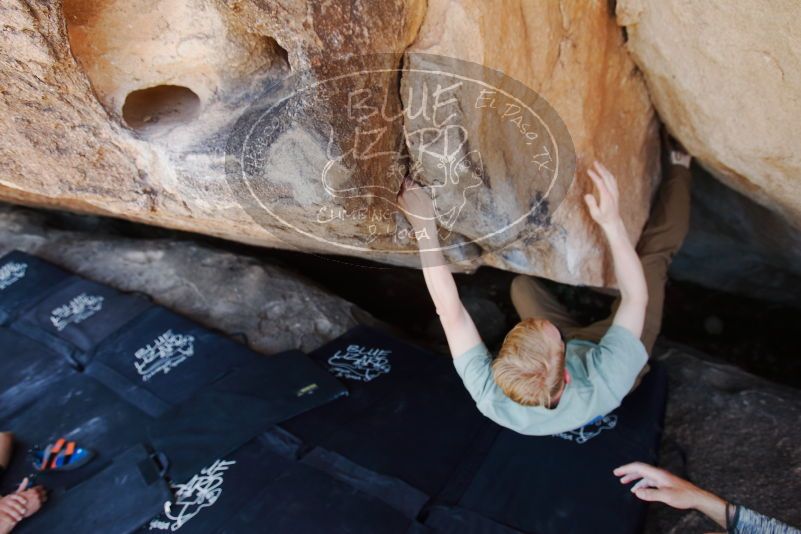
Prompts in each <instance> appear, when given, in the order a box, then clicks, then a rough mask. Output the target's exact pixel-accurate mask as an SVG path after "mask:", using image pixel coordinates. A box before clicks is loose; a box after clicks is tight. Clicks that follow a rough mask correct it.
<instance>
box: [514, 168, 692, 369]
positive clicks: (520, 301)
mask: <svg viewBox="0 0 801 534" xmlns="http://www.w3.org/2000/svg"><path fill="white" fill-rule="evenodd" d="M690 182H691V175H690V171H689V169H686V168H685V167H682V166H681V165H671V166H670V168H669V169H668V173H667V177H666V178H665V179H664V180H663V182H662V185H661V187H660V188H659V193H658V195H657V198H656V201H655V203H654V206H653V209H652V210H651V216H650V218H649V219H648V224H646V226H645V229H644V230H643V233H642V236H641V237H640V241H639V243H638V244H637V254H638V255H639V256H640V261H641V262H642V267H643V271H644V273H645V282H646V284H647V286H648V308H647V309H646V312H645V326H644V328H643V333H642V338H641V339H642V342H643V345H645V348H646V350H647V351H648V354H651V350H652V349H653V347H654V343H655V342H656V337H657V336H658V335H659V330H660V329H661V327H662V306H663V304H664V300H665V282H666V281H667V270H668V267H669V266H670V262H671V260H672V259H673V255H674V254H675V253H676V251H678V250H679V248H681V244H682V242H683V241H684V236H685V235H686V234H687V230H688V228H689V225H690ZM511 293H512V303H513V304H514V306H515V309H516V310H517V313H518V314H519V315H520V318H521V319H529V318H535V317H537V318H542V319H548V320H549V321H551V322H552V323H554V324H555V325H556V326H557V327H559V328H560V329H561V330H562V332H563V334H564V336H565V339H586V340H589V341H595V342H597V341H599V340H600V339H601V338H602V337H603V335H604V334H605V333H606V331H607V330H608V329H609V327H610V326H611V325H612V320H613V319H614V316H615V311H616V310H617V306H618V305H619V303H620V300H619V299H618V300H616V301H615V303H614V305H613V307H612V313H611V315H610V316H609V317H607V318H606V319H603V320H601V321H598V322H596V323H593V324H591V325H588V326H581V325H579V324H577V323H576V321H575V319H573V317H571V316H570V314H569V313H568V312H567V310H565V308H564V307H563V306H562V305H561V304H560V303H559V302H558V301H557V300H556V298H554V296H553V295H551V293H550V292H549V291H548V290H547V289H546V288H545V287H543V286H542V285H540V284H539V283H538V282H537V281H536V280H535V279H534V278H532V277H530V276H523V275H521V276H518V277H517V278H515V279H514V281H512V289H511Z"/></svg>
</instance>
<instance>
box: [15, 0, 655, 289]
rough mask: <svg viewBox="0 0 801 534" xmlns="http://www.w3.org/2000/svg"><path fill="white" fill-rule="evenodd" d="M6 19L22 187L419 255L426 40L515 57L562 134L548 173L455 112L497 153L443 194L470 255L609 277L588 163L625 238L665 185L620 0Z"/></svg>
mask: <svg viewBox="0 0 801 534" xmlns="http://www.w3.org/2000/svg"><path fill="white" fill-rule="evenodd" d="M446 11H447V12H448V13H449V16H448V17H444V13H445V12H446ZM0 15H2V17H3V21H4V31H3V32H2V34H0V78H1V79H2V80H3V87H4V90H3V91H2V92H0V126H2V128H3V131H4V132H5V134H4V135H3V139H2V141H0V162H2V164H3V169H4V170H3V173H2V176H0V198H2V199H5V200H8V201H12V202H17V203H24V204H32V205H39V206H49V207H58V208H62V209H69V210H73V211H78V212H89V213H96V214H102V215H110V216H115V217H120V218H125V219H129V220H133V221H137V222H143V223H147V224H153V225H159V226H164V227H169V228H175V229H181V230H189V231H194V232H201V233H204V234H208V235H213V236H218V237H223V238H226V239H231V240H237V241H240V242H244V243H249V244H256V245H261V246H269V247H281V248H292V249H299V250H303V251H308V252H323V253H334V254H342V255H351V256H359V257H365V258H371V259H374V260H377V261H383V262H388V263H394V264H403V265H413V264H415V263H416V261H417V260H416V254H415V246H414V242H413V239H412V238H411V237H410V232H409V227H408V225H407V223H406V222H405V219H404V217H403V215H402V214H401V213H400V211H399V210H398V209H397V206H396V205H395V195H396V192H397V191H398V188H399V186H400V183H401V180H402V177H403V175H404V174H405V173H406V172H409V171H410V169H413V170H414V172H416V173H417V174H416V177H418V178H419V179H420V181H421V182H422V183H423V184H425V185H427V186H429V187H433V186H436V185H438V182H437V181H438V179H439V176H438V174H437V173H438V172H439V171H438V170H437V167H436V165H434V166H432V164H431V163H430V162H427V161H425V160H424V159H425V158H423V157H421V156H420V154H421V152H420V148H421V145H420V142H419V141H420V140H423V141H425V142H428V141H430V140H431V139H429V138H425V137H420V138H419V139H417V140H415V139H411V140H410V139H407V137H406V135H405V134H406V131H405V127H406V126H409V127H415V128H417V129H418V130H420V128H419V127H420V124H419V122H418V123H414V122H412V121H411V119H410V118H409V117H407V116H406V114H405V111H406V110H405V109H404V107H403V106H404V105H405V104H407V103H408V100H405V99H406V98H407V96H408V94H407V95H401V94H399V91H398V90H397V88H398V87H399V81H400V79H401V77H402V76H401V71H400V69H401V67H404V66H405V67H408V66H415V65H420V62H419V61H417V59H416V58H417V57H422V56H414V53H422V52H430V53H437V54H445V55H451V56H455V57H457V58H461V59H466V60H468V61H473V62H477V63H480V64H481V65H482V66H487V67H491V68H493V69H498V70H499V71H502V72H503V73H504V74H505V75H506V78H503V76H502V75H501V77H502V78H503V79H502V80H501V81H499V82H497V83H495V86H496V87H499V88H504V87H506V88H509V87H513V86H515V87H522V88H523V89H524V90H525V91H528V94H529V95H530V94H531V90H533V92H534V93H538V94H541V95H542V96H543V97H544V100H543V102H545V104H549V106H550V108H551V109H552V110H554V111H555V114H556V118H555V119H554V121H555V123H561V124H562V126H563V127H564V128H562V131H564V130H565V128H566V131H567V135H563V136H561V138H560V141H559V142H560V143H563V146H564V147H565V149H564V150H563V151H562V156H563V158H562V161H564V162H565V165H564V166H563V167H561V169H562V171H563V172H564V176H563V179H560V180H559V181H558V183H556V184H555V186H554V187H555V188H549V189H547V190H546V191H543V190H542V187H541V185H542V184H541V183H540V181H537V180H536V179H534V178H532V176H531V175H530V174H529V173H528V168H527V166H526V164H527V163H528V166H529V167H533V166H534V165H538V166H539V165H540V164H542V160H538V159H537V158H536V156H537V154H538V152H530V151H526V150H522V151H521V152H520V153H517V151H516V149H514V147H512V146H511V145H510V146H507V147H506V148H505V149H504V147H505V146H506V140H507V139H508V138H507V137H506V136H507V135H508V134H507V133H504V132H499V133H497V134H495V133H493V127H492V126H491V124H490V123H488V122H486V120H485V118H486V117H487V115H486V114H482V113H478V112H477V111H476V109H475V108H474V109H473V110H470V109H465V117H464V118H465V120H464V121H462V122H461V123H458V124H454V125H453V126H456V127H459V126H463V125H467V126H469V127H470V128H472V129H473V133H474V134H475V135H474V136H473V138H474V139H475V140H476V141H478V140H479V139H480V140H481V144H480V145H479V146H478V148H479V149H480V152H481V153H482V154H484V161H486V168H484V165H483V163H482V161H480V160H479V159H478V158H477V157H473V156H471V157H470V158H467V159H464V158H460V159H459V160H458V161H454V162H452V163H453V165H451V168H455V167H456V166H459V169H462V171H464V172H468V175H469V177H470V178H471V179H473V180H475V179H476V176H478V177H479V178H480V179H481V184H480V186H479V187H474V188H472V189H471V191H472V192H471V195H474V196H472V197H469V198H468V197H467V196H463V195H461V193H460V191H459V188H458V187H456V188H455V191H456V193H453V191H451V193H448V194H445V193H443V194H442V195H440V196H439V197H438V210H439V213H438V215H444V217H440V224H441V226H442V227H443V230H444V235H445V237H444V239H445V240H446V241H445V242H446V244H447V245H448V247H449V248H448V251H447V253H448V255H449V256H450V259H451V260H453V261H461V260H469V263H468V264H465V265H464V266H462V268H464V269H473V268H475V267H476V266H478V265H480V264H489V265H494V266H498V267H501V268H504V269H509V270H514V271H520V272H527V273H532V274H539V275H543V276H547V277H549V278H553V279H555V280H560V281H564V282H570V283H585V284H593V285H612V284H613V283H614V282H613V280H612V278H613V277H612V272H611V268H610V263H609V258H608V253H607V251H606V248H605V246H604V243H603V240H602V239H601V237H600V236H599V234H598V231H597V229H596V228H595V227H594V225H593V224H592V223H591V221H590V220H589V218H588V217H587V214H586V212H585V210H584V207H583V206H582V204H581V195H582V194H583V193H585V192H586V191H587V190H588V189H589V183H588V181H587V179H586V177H585V176H584V175H583V170H584V169H585V168H586V166H587V164H588V163H589V162H591V161H592V160H593V159H600V160H602V161H604V162H605V163H607V164H608V166H609V167H610V168H611V169H612V170H613V171H614V172H616V173H617V174H618V176H619V177H620V180H621V184H622V189H623V197H624V206H625V207H626V209H625V212H624V217H625V220H626V223H627V226H628V228H629V231H630V233H631V235H632V237H633V238H634V237H636V236H637V235H638V233H639V231H640V229H641V227H642V224H643V222H644V220H645V218H646V215H647V212H648V207H649V200H650V195H651V193H652V191H653V188H654V186H655V184H656V183H657V182H658V169H657V166H656V159H657V158H656V155H657V152H658V147H657V144H656V137H655V121H654V114H653V111H652V109H651V107H650V104H649V102H648V98H647V94H646V91H645V88H644V84H643V82H642V80H641V78H640V76H639V74H638V72H637V70H636V68H635V67H634V64H633V63H632V62H631V61H630V60H629V59H628V56H627V54H626V53H625V50H624V49H623V37H622V35H621V32H620V30H619V29H618V28H616V26H615V24H614V19H613V17H612V15H611V13H610V12H609V8H608V6H607V3H606V2H594V3H593V4H592V5H591V6H586V4H585V3H584V2H580V1H577V0H573V1H567V0H565V1H561V2H558V3H554V2H549V1H545V0H540V1H537V2H512V1H510V2H506V3H504V5H503V6H500V7H498V6H493V8H492V9H490V4H488V3H485V2H477V1H464V2H459V1H442V0H436V1H431V2H430V3H429V5H428V10H427V11H426V2H425V1H423V0H411V1H406V0H333V1H330V2H308V1H304V0H269V1H264V0H165V1H155V0H103V1H96V0H56V1H53V2H35V3H30V2H25V1H23V0H10V1H9V2H4V3H3V5H2V7H0ZM499 17H500V18H499ZM421 27H422V28H423V29H422V31H421V32H420V35H419V36H418V31H419V30H420V28H421ZM440 34H441V35H442V36H444V37H445V40H442V39H439V37H438V35H440ZM460 39H461V40H460ZM465 39H467V40H465ZM412 43H415V44H414V46H412V48H411V49H410V52H409V53H408V54H406V59H405V60H404V59H403V57H402V55H403V54H404V51H406V49H407V48H409V46H410V45H411V44H412ZM463 45H464V46H463ZM468 45H469V46H468ZM468 49H469V50H471V52H470V54H467V53H466V50H468ZM498 75H500V74H498V73H496V74H493V75H492V76H498ZM507 78H514V79H516V80H517V82H519V83H517V82H514V80H511V81H510V80H508V79H507ZM422 81H424V78H421V77H417V78H416V77H415V76H406V77H405V79H404V84H403V85H404V87H407V88H408V87H413V88H417V89H418V93H417V94H418V95H419V94H420V92H419V90H422V89H426V88H425V87H424V85H422ZM496 81H497V80H496ZM516 83H517V85H516ZM463 96H464V95H462V97H463ZM546 101H547V102H546ZM379 111H380V112H379ZM496 120H497V117H496ZM482 123H483V124H484V125H485V126H484V127H483V129H482V128H481V127H478V129H477V130H476V129H475V128H476V127H477V126H480V124H482ZM487 124H490V125H489V126H487ZM439 126H442V125H439ZM557 126H558V124H557ZM454 131H455V130H454ZM459 131H461V130H459ZM464 131H468V130H467V129H465V130H464ZM426 132H427V133H425V135H428V136H429V137H431V136H433V137H436V135H437V134H436V132H435V131H434V130H430V129H429V130H426ZM444 138H447V136H445V137H443V139H444ZM517 142H518V144H519V143H520V139H518V141H517ZM424 144H425V143H424ZM570 145H572V146H574V149H571V148H570ZM522 148H523V149H525V148H526V147H525V146H523V147H522ZM534 148H538V147H536V146H532V147H531V150H533V149H534ZM551 148H553V147H551ZM460 149H461V147H460ZM451 152H453V151H451ZM467 152H468V153H470V152H472V151H467ZM572 154H575V163H574V164H573V165H576V166H577V170H578V171H579V174H578V177H577V178H576V179H575V180H573V176H572V175H573V173H572V170H571V161H573V156H572ZM448 155H449V156H451V155H452V154H448ZM493 158H494V159H493ZM504 160H505V161H504ZM462 171H459V172H460V173H462ZM462 174H463V173H462ZM458 176H460V174H459V173H456V174H455V175H453V176H451V179H452V180H455V179H456V178H458ZM560 176H562V175H560ZM465 183H467V180H466V179H465V180H463V182H462V185H464V184H465ZM571 183H572V185H571ZM440 185H441V184H440ZM443 191H444V190H443ZM549 192H553V195H552V196H548V193H549ZM561 200H563V201H562V202H561V204H562V206H561V207H560V208H559V209H557V207H559V204H560V202H559V201H561ZM463 208H464V209H463ZM454 215H459V217H455V216H454ZM510 221H511V222H514V223H515V225H513V227H512V228H511V229H510V230H509V229H508V228H507V227H509V226H510V225H509V224H508V223H509V222H510ZM499 228H500V229H503V230H504V232H505V233H504V232H495V230H497V229H499ZM506 230H508V231H506Z"/></svg>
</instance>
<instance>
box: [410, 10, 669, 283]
mask: <svg viewBox="0 0 801 534" xmlns="http://www.w3.org/2000/svg"><path fill="white" fill-rule="evenodd" d="M408 53H409V54H410V56H411V64H412V66H415V65H419V64H421V63H423V60H418V59H417V58H416V57H415V55H414V54H436V55H440V56H446V57H453V58H458V59H461V60H465V61H470V62H472V63H475V64H478V65H481V66H483V67H485V68H486V69H493V70H496V71H500V72H502V73H503V74H504V75H505V76H499V77H498V78H499V79H500V82H498V83H497V84H493V87H491V88H488V89H487V90H486V91H487V92H486V93H484V94H479V96H478V98H476V97H475V96H474V95H473V94H472V93H471V92H470V91H469V90H466V89H460V90H459V91H452V92H451V93H450V94H449V96H451V97H452V98H455V99H456V100H457V105H458V107H460V108H461V109H464V110H466V111H465V112H464V115H465V116H464V118H463V119H462V121H461V123H460V124H462V125H463V126H464V129H465V130H467V131H468V132H469V133H470V138H469V141H470V143H469V145H470V146H469V148H470V149H472V150H474V149H475V148H476V146H479V147H481V148H484V150H482V152H481V156H483V164H484V172H485V176H483V181H484V184H483V186H482V187H480V188H477V189H478V190H477V192H476V193H475V196H476V198H477V200H476V201H475V202H474V203H473V204H472V205H471V204H470V203H468V205H467V206H466V208H465V210H464V213H463V216H462V220H461V221H460V222H459V223H458V224H457V227H456V228H457V231H458V232H459V233H461V234H463V235H465V236H468V237H470V238H475V237H477V236H480V235H483V234H486V233H487V232H488V231H490V229H492V228H496V227H502V226H504V225H505V224H508V221H509V220H514V219H515V218H516V217H518V216H519V215H520V214H528V218H529V221H528V224H527V225H525V226H524V227H523V228H522V229H520V231H519V232H517V235H513V236H511V237H510V236H507V235H503V234H502V235H501V236H500V237H501V238H502V239H501V240H498V241H497V242H493V241H491V240H490V245H492V246H494V247H495V248H496V249H499V250H500V252H499V253H498V254H493V255H486V256H485V260H486V261H487V263H489V264H491V265H494V266H497V267H500V268H504V269H507V270H513V271H517V272H523V273H528V274H535V275H538V276H544V277H547V278H550V279H553V280H558V281H562V282H567V283H573V284H578V283H585V284H595V285H607V284H609V283H610V282H612V278H613V275H612V273H611V264H610V263H608V262H605V261H604V260H606V259H608V255H607V253H606V243H605V241H604V238H603V236H602V235H601V233H600V231H599V229H598V227H597V226H596V225H595V224H593V222H592V221H591V219H590V218H589V215H588V213H587V211H586V209H585V207H584V204H583V199H582V197H583V195H584V194H586V193H587V192H590V191H591V190H592V184H591V182H590V180H589V178H588V177H587V176H586V173H585V171H586V169H587V167H589V166H590V165H592V163H593V161H594V160H599V161H601V162H603V163H604V164H605V165H606V166H607V167H609V169H610V170H612V172H613V173H614V174H615V175H616V176H617V178H618V180H619V183H620V190H621V206H624V209H623V210H622V215H623V218H624V220H625V223H626V226H627V228H628V229H629V232H630V234H631V237H632V239H633V240H635V241H636V238H637V237H638V236H639V232H640V230H641V228H642V226H643V225H644V223H645V221H646V219H647V217H648V211H649V206H650V198H651V195H652V194H653V192H654V188H655V186H656V185H657V184H658V182H659V177H660V169H659V157H658V156H659V146H658V136H657V121H656V118H655V115H654V112H653V109H652V107H651V103H650V101H649V98H648V92H647V90H646V87H645V83H644V81H643V79H642V77H641V75H640V73H639V71H638V69H637V68H636V66H635V65H634V63H633V62H632V61H631V59H630V58H629V56H628V54H627V53H626V52H625V50H624V48H623V35H622V34H621V32H620V29H619V28H618V27H616V25H615V22H614V19H613V17H612V14H611V13H610V12H609V6H608V3H607V2H589V3H588V2H586V1H582V0H560V1H557V2H554V1H552V0H504V1H501V2H485V1H483V0H429V3H428V11H427V12H426V17H425V19H424V21H423V25H422V27H421V28H420V32H419V35H418V37H417V40H416V41H415V43H414V44H413V45H412V46H411V47H410V49H409V51H408ZM421 77H423V76H422V75H419V74H416V73H415V72H410V73H409V74H408V75H406V79H405V80H404V81H405V82H406V84H407V85H412V84H413V83H414V82H417V85H419V84H420V82H419V81H418V79H419V78H421ZM485 77H486V78H489V79H494V78H493V77H492V76H491V75H485ZM515 82H520V83H521V84H522V85H523V86H525V87H527V88H528V89H529V90H530V91H533V92H534V93H535V94H537V95H538V96H539V97H541V100H544V101H545V102H546V103H547V104H548V106H547V107H544V106H543V105H542V102H540V103H539V106H540V107H538V108H535V110H534V111H536V112H538V114H539V115H542V114H545V115H555V116H556V117H557V119H555V120H548V118H547V117H546V120H545V121H544V122H545V123H546V128H547V129H551V130H552V129H553V127H554V125H556V126H558V122H560V121H561V122H562V123H563V124H564V126H565V127H566V130H567V137H568V139H564V138H563V139H559V138H558V137H559V135H558V133H557V140H556V142H554V143H550V144H548V143H540V141H542V139H543V138H542V137H540V138H539V139H537V140H536V141H535V142H533V143H522V144H521V143H520V142H519V141H516V140H515V138H514V136H513V135H514V134H517V132H516V131H515V130H513V131H512V134H510V133H508V132H506V131H505V130H504V129H503V126H504V125H502V124H499V122H502V121H493V120H490V119H489V118H487V117H488V116H489V115H490V113H488V112H486V111H485V110H486V108H488V107H490V106H497V107H498V108H499V113H500V114H501V116H502V118H504V119H505V120H506V121H507V122H513V121H515V120H518V114H515V113H513V112H510V111H509V106H512V105H513V104H510V102H511V99H510V98H508V97H507V98H503V97H502V96H501V93H502V92H503V91H504V90H506V91H508V92H510V93H512V94H513V95H514V96H518V94H519V92H516V90H515V87H516V84H515ZM487 93H488V94H487ZM478 108H481V109H479V111H482V112H483V113H481V114H479V115H478V116H477V117H476V116H475V115H476V114H477V113H476V112H475V110H476V109H478ZM471 110H473V113H472V114H471V112H470V111H471ZM512 111H514V110H512ZM521 115H522V114H521ZM524 121H525V119H524ZM409 122H411V123H412V125H413V126H416V124H414V121H409ZM418 122H419V121H418ZM526 122H535V121H526ZM524 123H525V122H524ZM554 123H556V124H554ZM449 127H450V126H449V125H448V126H446V127H443V129H445V128H449ZM407 129H411V128H407ZM529 144H531V145H532V146H531V147H528V145H529ZM559 144H563V145H572V146H570V149H571V150H572V152H573V154H568V155H564V152H565V151H564V150H563V151H562V153H563V156H562V157H561V158H560V157H557V150H554V147H553V145H557V146H556V148H557V149H558V148H559V146H558V145H559ZM411 145H412V146H411V149H412V150H411V152H412V156H413V157H414V156H415V154H416V151H415V150H414V148H415V146H414V144H413V143H412V144H411ZM527 147H528V148H527ZM562 148H565V147H562ZM463 151H466V149H465V150H463ZM544 154H547V155H545V156H544V157H543V155H544ZM571 155H574V156H575V161H574V162H566V161H562V160H566V159H569V157H567V156H571ZM424 163H425V162H424ZM543 163H546V164H548V165H557V166H558V165H567V166H571V165H572V168H571V169H570V171H569V172H568V174H567V175H566V176H557V179H558V180H559V181H561V183H557V184H555V185H556V186H562V187H564V189H563V190H561V191H558V190H557V191H553V190H551V191H549V192H546V190H545V187H543V182H544V184H545V185H548V182H549V181H548V180H547V179H546V180H543V179H542V178H541V177H540V176H538V175H537V174H536V172H535V171H537V170H538V169H541V167H540V166H541V165H542V164H543ZM427 167H428V169H430V168H431V167H433V164H429V165H427ZM574 171H575V180H574V179H573V172H574ZM433 174H435V173H433V172H429V173H428V175H427V177H426V178H427V179H428V180H431V178H432V176H431V175H433ZM571 181H572V184H571V183H570V182H571ZM549 193H550V194H549ZM532 203H535V204H534V205H535V206H538V207H539V208H541V209H539V210H536V209H535V210H534V211H532V210H531V206H532ZM451 204H452V203H451ZM451 204H449V205H448V206H447V207H450V205H451ZM537 223H539V224H537ZM492 246H491V247H490V249H492Z"/></svg>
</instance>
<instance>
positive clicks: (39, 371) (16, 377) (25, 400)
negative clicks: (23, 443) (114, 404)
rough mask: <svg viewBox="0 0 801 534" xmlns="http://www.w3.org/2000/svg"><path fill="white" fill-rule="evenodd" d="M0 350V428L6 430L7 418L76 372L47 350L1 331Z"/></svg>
mask: <svg viewBox="0 0 801 534" xmlns="http://www.w3.org/2000/svg"><path fill="white" fill-rule="evenodd" d="M0 347H2V353H0V428H7V425H6V423H5V422H6V421H7V420H8V419H9V418H10V417H12V416H13V415H15V414H17V413H18V412H19V411H21V410H23V409H24V408H25V407H27V406H29V405H30V404H32V403H33V402H34V401H36V400H37V399H39V398H41V397H43V396H45V395H46V394H47V392H48V391H49V390H50V388H51V387H53V385H54V384H56V383H58V382H60V381H61V380H63V379H65V378H67V377H69V376H72V375H74V374H76V373H77V371H75V369H73V368H72V367H71V366H70V365H69V364H68V362H67V360H66V359H65V358H63V357H62V356H60V355H58V354H55V353H54V352H52V351H51V350H49V349H48V348H47V347H44V346H43V345H40V344H39V343H37V342H36V341H34V340H32V339H30V338H28V337H27V336H23V335H21V334H18V333H16V332H13V331H12V330H9V329H7V328H3V327H0Z"/></svg>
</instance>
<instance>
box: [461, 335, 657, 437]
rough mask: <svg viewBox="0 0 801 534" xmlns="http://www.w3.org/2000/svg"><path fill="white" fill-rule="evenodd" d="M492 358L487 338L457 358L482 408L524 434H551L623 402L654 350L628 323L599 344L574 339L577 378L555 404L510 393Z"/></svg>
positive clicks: (568, 355) (571, 362) (569, 349)
mask: <svg viewBox="0 0 801 534" xmlns="http://www.w3.org/2000/svg"><path fill="white" fill-rule="evenodd" d="M491 361H492V357H491V356H490V353H489V351H488V350H487V347H486V346H485V345H484V344H483V343H480V344H478V345H476V346H475V347H473V348H472V349H470V350H468V351H467V352H465V353H464V354H462V355H460V356H458V357H456V358H454V359H453V364H454V366H455V367H456V372H457V373H459V376H460V377H461V378H462V382H464V385H465V387H466V388H467V391H468V392H470V396H472V397H473V400H474V401H475V402H476V406H477V407H478V410H479V411H480V412H481V413H482V414H484V415H485V416H487V417H489V418H490V419H492V420H493V421H495V422H496V423H498V424H499V425H501V426H504V427H506V428H509V429H512V430H514V431H516V432H519V433H521V434H527V435H531V436H546V435H552V434H558V433H560V432H567V431H570V430H574V429H576V428H579V427H581V426H584V425H585V424H587V423H589V422H590V421H592V420H593V419H595V418H596V417H598V416H604V415H606V414H608V413H609V412H611V411H612V410H614V409H615V408H617V407H618V406H620V403H621V401H622V400H623V398H624V397H625V396H626V395H627V394H628V393H629V391H631V388H632V387H633V386H634V382H635V381H636V379H637V375H639V373H640V371H641V370H642V368H643V367H644V366H645V364H646V363H647V362H648V353H647V352H646V350H645V347H644V346H643V344H642V342H641V341H640V340H639V339H637V338H636V337H634V335H633V334H632V333H631V332H630V331H629V330H627V329H626V328H624V327H622V326H615V325H613V326H612V327H611V328H609V330H608V331H607V332H606V334H605V335H604V337H603V338H602V339H601V341H600V342H599V343H597V344H596V343H591V342H589V341H582V340H577V339H574V340H570V341H568V342H567V343H566V345H565V367H566V368H567V370H568V372H569V373H570V377H571V379H572V380H571V381H570V383H569V384H567V386H565V390H564V392H563V393H562V398H561V399H560V400H559V404H558V405H557V406H556V407H555V408H544V407H542V406H523V405H522V404H518V403H516V402H515V401H513V400H512V399H510V398H509V397H507V396H506V395H505V394H504V393H503V391H502V390H501V388H500V387H498V385H497V384H496V383H495V380H494V378H493V375H492V368H491V367H490V363H491Z"/></svg>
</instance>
